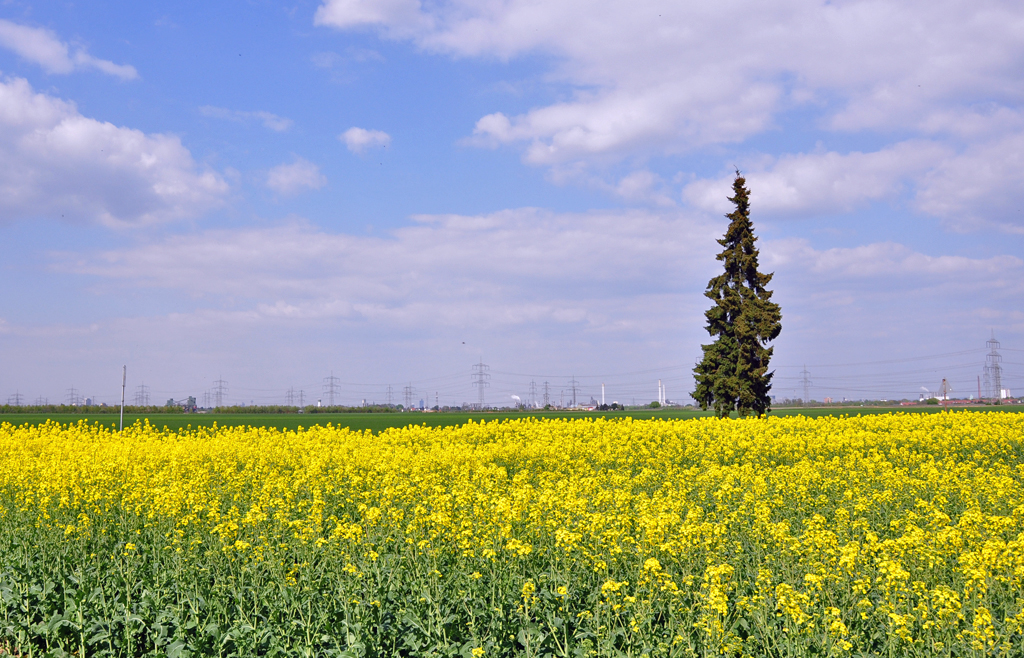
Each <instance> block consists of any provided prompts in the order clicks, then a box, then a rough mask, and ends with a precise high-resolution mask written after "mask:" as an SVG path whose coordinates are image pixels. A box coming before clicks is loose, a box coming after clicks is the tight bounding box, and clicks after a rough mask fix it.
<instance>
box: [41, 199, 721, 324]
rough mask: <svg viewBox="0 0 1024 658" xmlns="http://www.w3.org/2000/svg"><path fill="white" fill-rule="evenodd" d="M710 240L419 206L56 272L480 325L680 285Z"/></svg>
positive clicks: (675, 220)
mask: <svg viewBox="0 0 1024 658" xmlns="http://www.w3.org/2000/svg"><path fill="white" fill-rule="evenodd" d="M713 245H714V243H713V236H712V234H711V230H710V229H709V227H707V226H706V225H704V224H703V223H702V221H693V220H688V219H686V218H685V217H683V216H681V215H678V214H673V215H665V214H656V213H650V212H643V211H617V212H591V213H580V214H555V213H551V212H546V211H541V210H536V209H529V208H527V209H520V210H508V211H502V212H498V213H494V214H490V215H482V216H460V215H445V216H423V217H419V218H416V221H415V224H414V225H412V226H408V227H406V228H402V229H398V230H396V231H394V232H393V233H392V234H391V235H390V236H387V237H372V236H355V235H347V234H331V233H326V232H323V231H320V230H318V229H315V228H313V227H311V226H309V225H307V224H304V223H293V224H288V225H285V226H280V227H275V228H254V229H246V230H241V231H238V230H235V231H226V230H225V231H209V232H204V233H200V234H194V235H188V236H175V237H169V238H166V239H165V240H163V241H161V242H157V243H152V244H149V245H145V246H140V247H136V248H132V249H127V250H123V251H111V252H106V253H103V254H98V255H95V256H84V259H83V256H77V257H75V256H71V255H61V256H60V261H61V262H62V265H61V268H62V269H71V270H72V271H76V272H80V273H88V274H91V275H98V276H101V277H106V278H110V279H113V280H118V279H120V280H123V281H124V282H125V284H126V285H130V286H137V285H138V286H147V287H150V286H152V287H160V288H175V289H182V290H190V291H194V292H199V293H205V294H207V295H209V296H212V297H219V296H231V297H234V298H236V299H237V298H244V299H250V300H252V301H253V304H254V306H253V309H254V311H255V312H257V313H259V314H269V315H273V316H275V317H276V316H293V317H306V318H309V317H314V316H316V317H322V316H335V315H337V316H346V317H348V316H351V317H356V316H361V317H366V318H372V317H378V316H389V317H394V318H396V319H402V322H411V323H413V325H415V323H420V322H425V323H427V324H428V325H434V324H437V323H441V324H445V323H447V322H452V321H455V319H457V318H464V317H468V316H472V317H474V318H478V319H479V320H481V321H484V316H487V315H488V314H490V315H491V317H490V319H487V320H486V322H488V323H490V324H504V323H506V322H514V323H515V322H525V321H527V319H528V317H530V316H531V314H533V315H536V314H541V315H545V316H550V317H556V316H557V317H565V314H564V313H563V311H565V310H566V309H573V308H575V309H581V308H582V309H585V308H586V307H587V306H588V304H590V303H592V302H595V300H603V299H607V300H611V299H618V300H620V301H621V300H622V299H623V297H624V296H625V297H632V296H634V295H637V294H641V295H642V294H645V293H646V294H665V293H671V292H674V291H678V288H679V283H678V282H679V280H680V277H686V276H692V275H693V274H694V273H695V272H697V273H698V274H699V276H698V278H704V275H705V272H704V269H705V268H704V267H702V266H700V265H695V262H696V260H695V259H694V258H688V257H687V256H688V255H690V256H692V255H694V254H695V253H697V251H698V250H699V249H701V248H704V249H706V250H708V251H710V250H711V248H712V247H713ZM712 263H713V259H712V260H710V261H709V262H708V263H706V265H708V266H710V265H711V264H712ZM702 285H703V284H702ZM628 306H630V304H625V305H624V307H628ZM514 309H519V310H514ZM529 309H532V310H529ZM608 312H609V313H612V314H618V311H608ZM569 315H570V316H572V317H580V314H579V313H571V314H569ZM584 315H586V313H584ZM517 318H518V319H517ZM619 319H620V320H628V316H623V317H621V318H619Z"/></svg>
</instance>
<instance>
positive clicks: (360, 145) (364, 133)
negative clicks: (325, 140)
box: [338, 126, 391, 153]
mask: <svg viewBox="0 0 1024 658" xmlns="http://www.w3.org/2000/svg"><path fill="white" fill-rule="evenodd" d="M338 139H340V140H341V141H343V142H345V146H347V147H348V150H349V151H352V152H353V153H363V152H365V151H366V150H367V149H370V148H376V147H381V148H384V147H387V146H388V145H389V144H390V143H391V135H389V134H387V133H386V132H383V131H381V130H366V129H365V128H356V127H354V126H353V127H352V128H349V129H348V130H346V131H345V132H343V133H341V134H340V135H338Z"/></svg>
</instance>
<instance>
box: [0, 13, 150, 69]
mask: <svg viewBox="0 0 1024 658" xmlns="http://www.w3.org/2000/svg"><path fill="white" fill-rule="evenodd" d="M0 46H2V47H4V48H7V49H8V50H11V51H13V52H15V53H17V54H18V56H20V57H21V58H23V59H26V60H28V61H30V62H34V63H35V64H38V65H39V66H41V67H43V69H44V70H46V71H47V72H49V73H71V72H72V71H75V70H76V69H81V68H93V69H96V70H98V71H102V72H103V73H106V74H108V75H113V76H115V77H118V78H121V79H122V80H134V79H135V78H137V77H138V75H139V74H138V72H137V71H136V70H135V67H134V66H130V65H128V64H114V63H113V62H110V61H108V60H105V59H98V58H96V57H93V56H92V55H90V54H89V53H87V52H86V51H85V49H84V48H79V49H76V50H75V51H74V52H73V53H72V52H71V49H70V48H69V46H68V44H66V43H64V42H63V41H61V40H60V39H58V38H57V35H55V34H54V33H53V32H51V31H50V30H46V29H43V28H36V27H28V26H26V25H19V24H17V23H12V22H11V21H8V20H4V19H0Z"/></svg>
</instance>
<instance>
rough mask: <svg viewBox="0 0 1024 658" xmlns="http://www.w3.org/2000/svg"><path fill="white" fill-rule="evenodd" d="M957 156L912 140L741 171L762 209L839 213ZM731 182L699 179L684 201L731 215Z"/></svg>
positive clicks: (891, 192)
mask: <svg viewBox="0 0 1024 658" xmlns="http://www.w3.org/2000/svg"><path fill="white" fill-rule="evenodd" d="M952 155H953V154H952V152H951V151H950V149H949V148H947V147H944V146H942V145H940V144H936V143H933V142H927V141H913V142H902V143H900V144H895V145H893V146H891V147H888V148H885V149H882V150H880V151H875V152H871V153H859V152H853V153H846V154H842V153H836V152H834V151H828V152H813V153H799V154H793V155H784V156H782V157H780V158H778V159H775V158H768V159H767V162H765V159H764V158H762V159H761V161H760V162H758V163H757V166H755V167H754V168H751V169H744V171H743V172H742V173H743V175H744V177H745V178H746V179H747V187H748V188H749V189H750V190H751V204H752V206H753V207H754V208H756V209H757V210H758V211H764V212H767V213H778V214H785V215H806V214H823V213H825V214H837V213H845V212H849V211H851V210H854V209H856V208H858V207H861V206H863V205H865V204H866V203H869V202H872V201H879V200H883V199H892V198H893V197H896V196H898V195H899V194H900V193H901V192H903V191H904V186H905V185H906V184H907V183H908V182H909V181H912V180H913V179H914V178H916V177H919V176H920V175H922V174H923V172H925V171H927V170H928V169H929V168H930V167H932V166H934V165H935V163H936V162H939V161H941V160H943V159H945V158H949V157H951V156H952ZM732 181H733V176H732V175H729V176H723V177H722V178H719V179H703V180H697V181H694V182H692V183H689V184H688V185H687V186H686V187H685V188H684V189H683V198H684V199H685V200H686V201H688V202H689V203H690V204H692V205H694V206H696V207H698V208H703V209H705V210H711V211H715V212H727V211H728V210H729V209H730V204H729V202H728V201H727V200H726V197H728V196H730V195H731V193H732Z"/></svg>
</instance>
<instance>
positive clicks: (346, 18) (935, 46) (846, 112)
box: [316, 0, 1024, 164]
mask: <svg viewBox="0 0 1024 658" xmlns="http://www.w3.org/2000/svg"><path fill="white" fill-rule="evenodd" d="M1022 22H1024V10H1022V8H1021V6H1020V5H1019V4H1015V3H1006V2H1000V1H998V0H988V1H981V2H975V1H970V2H969V1H967V0H945V1H942V2H939V3H938V4H936V3H935V2H927V1H926V0H912V1H910V2H903V3H888V4H886V3H878V2H873V1H871V0H851V1H849V2H842V3H825V4H822V3H807V2H804V1H803V0H785V1H783V2H776V3H754V4H751V5H744V6H743V7H742V8H738V7H737V6H734V5H731V4H721V3H719V4H714V3H712V4H706V3H703V4H702V3H681V2H673V1H671V0H664V1H663V2H650V3H645V4H644V5H643V7H640V8H638V7H635V6H633V5H629V4H627V3H622V2H617V1H613V0H596V1H595V0H590V1H586V2H584V1H583V0H554V1H552V2H545V3H537V2H535V1H534V0H509V1H507V2H490V3H488V2H474V1H471V0H451V1H448V2H438V3H420V2H418V1H417V0H393V1H390V2H371V1H369V0H325V2H324V3H323V4H322V5H321V7H320V8H319V10H318V11H317V14H316V23H317V24H318V25H325V26H332V27H335V28H338V29H354V28H365V27H369V28H373V29H378V30H380V31H381V32H382V34H383V35H384V36H386V37H388V38H395V39H408V40H412V41H413V42H415V43H416V45H418V46H419V47H421V48H423V49H425V50H427V51H431V52H438V53H448V54H452V55H455V56H460V57H484V58H498V59H508V58H512V57H517V56H522V55H526V54H542V55H549V56H551V57H552V58H553V62H554V64H553V67H552V71H551V74H550V76H549V80H551V81H555V82H563V83H566V84H568V85H569V86H570V88H571V89H573V90H575V93H573V94H572V95H571V96H570V97H569V98H568V99H567V100H560V101H559V102H556V103H553V104H550V105H548V106H545V107H538V108H535V109H533V110H530V111H528V112H525V113H523V114H518V115H515V116H508V115H506V114H505V113H502V112H496V113H493V114H490V115H488V116H486V117H483V118H481V119H480V121H479V122H478V123H477V126H476V129H475V131H474V135H475V137H476V138H477V141H478V142H480V143H490V144H520V145H522V146H523V147H524V149H525V157H526V159H527V161H529V162H533V163H538V164H555V163H559V162H566V161H572V160H577V159H584V160H593V159H594V158H597V157H612V158H621V157H627V156H630V155H633V154H635V153H676V152H681V151H687V150H690V149H693V148H695V147H700V146H702V145H708V144H721V143H731V142H736V141H741V140H743V139H745V138H747V137H749V136H751V135H755V134H758V133H760V132H763V131H765V130H768V129H771V128H773V127H774V124H775V119H776V117H777V116H779V115H780V114H782V113H784V112H790V111H793V110H794V109H802V110H806V111H808V112H810V113H813V114H818V115H820V116H821V117H822V118H821V121H822V123H823V125H826V126H830V127H831V128H833V129H836V130H864V129H871V130H892V129H895V130H899V129H921V128H923V127H924V126H926V125H930V126H931V129H933V130H934V129H936V127H937V126H939V125H940V124H942V121H941V115H943V114H944V113H945V114H948V113H950V112H952V113H957V112H962V111H963V110H964V108H965V107H969V106H972V105H974V104H975V103H976V102H978V100H979V99H985V100H987V101H989V102H991V103H993V104H994V105H996V106H997V108H1008V107H1010V108H1012V107H1014V106H1015V105H1016V104H1018V103H1019V102H1020V100H1021V95H1020V92H1019V89H1020V82H1021V73H1020V72H1021V71H1022V70H1024V40H1021V39H1020V25H1021V24H1022ZM947 129H948V130H950V131H957V130H959V129H958V128H957V127H956V126H948V128H942V130H947Z"/></svg>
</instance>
